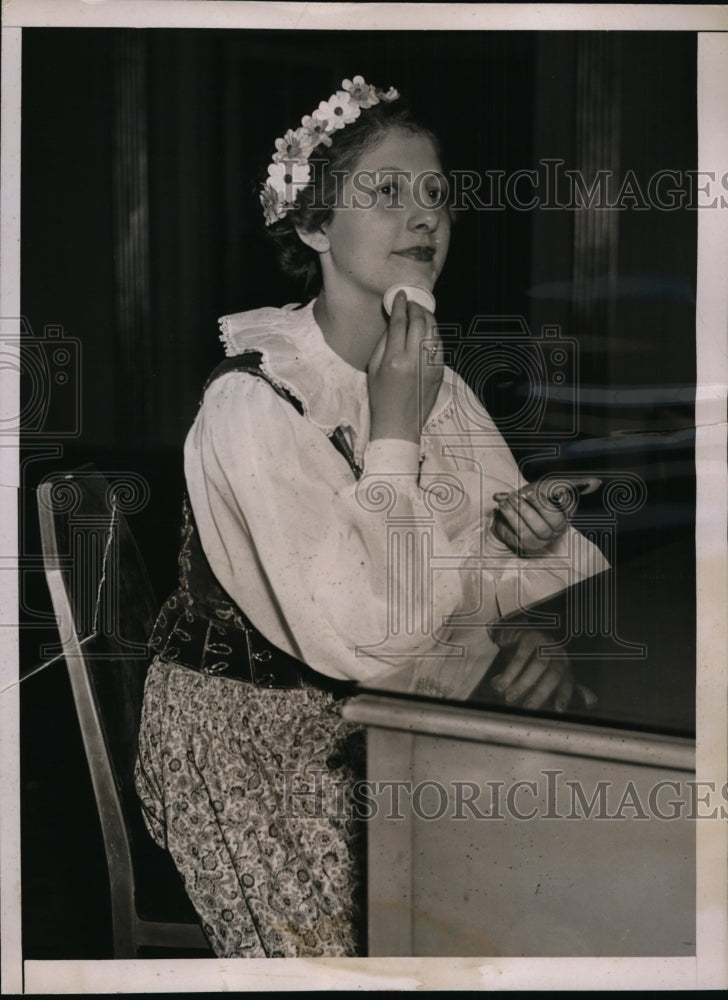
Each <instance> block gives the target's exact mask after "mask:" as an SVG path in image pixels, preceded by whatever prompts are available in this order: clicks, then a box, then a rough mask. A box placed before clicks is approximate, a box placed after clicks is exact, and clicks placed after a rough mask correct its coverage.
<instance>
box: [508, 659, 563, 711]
mask: <svg viewBox="0 0 728 1000" xmlns="http://www.w3.org/2000/svg"><path fill="white" fill-rule="evenodd" d="M550 669H553V668H552V667H551V663H550V661H549V660H544V659H542V658H541V657H540V656H537V655H534V656H532V657H531V658H530V660H529V661H528V665H527V666H526V668H525V670H522V671H521V673H520V674H519V675H518V677H516V679H515V680H514V681H513V683H512V684H509V685H508V686H507V687H506V689H505V691H504V692H503V697H504V698H505V700H506V701H507V702H508V704H509V705H512V704H514V703H515V702H517V701H519V700H520V699H521V698H522V697H523V696H524V695H525V694H527V693H530V692H531V689H532V688H534V687H535V686H536V685H538V683H539V682H540V681H541V679H542V678H543V676H544V674H545V673H546V672H547V671H548V670H550Z"/></svg>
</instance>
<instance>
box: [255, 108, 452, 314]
mask: <svg viewBox="0 0 728 1000" xmlns="http://www.w3.org/2000/svg"><path fill="white" fill-rule="evenodd" d="M395 129H396V130H400V131H404V132H410V133H412V134H413V135H422V136H425V137H426V138H428V139H429V140H430V141H431V142H432V145H433V146H434V148H435V151H436V152H437V153H438V155H440V153H441V151H440V143H439V141H438V139H437V137H436V136H435V135H434V133H433V132H432V131H431V130H430V129H429V128H427V127H426V126H424V125H421V124H420V123H419V122H417V121H415V120H414V118H413V117H412V115H411V113H410V111H409V109H408V108H406V107H403V106H402V104H401V103H400V102H399V101H398V102H397V105H393V104H389V103H385V102H381V103H379V104H375V105H374V107H372V108H366V109H364V110H362V113H361V114H360V115H359V117H358V118H357V120H356V121H355V122H353V123H352V124H351V125H346V126H345V127H344V128H342V129H340V130H339V131H338V132H336V133H334V135H333V136H332V144H331V146H325V145H324V144H323V143H319V145H318V146H316V148H315V150H314V151H313V153H312V154H311V157H310V159H309V163H310V165H311V168H312V177H313V180H312V183H310V184H309V185H307V186H306V187H305V188H303V189H302V190H301V191H300V192H299V194H298V198H297V207H296V208H295V209H294V210H292V211H290V212H289V213H288V214H287V215H286V216H285V217H284V218H283V219H280V220H279V221H278V222H275V223H273V225H271V226H267V227H266V233H267V234H268V236H269V237H270V238H271V239H272V240H273V242H274V244H275V248H276V252H277V254H278V262H279V264H280V266H281V268H282V269H283V271H284V272H285V273H286V274H287V275H289V276H290V277H292V278H295V279H297V280H300V281H302V282H303V284H304V287H305V290H306V293H307V294H308V295H316V294H317V293H318V291H319V290H320V287H321V269H320V264H319V258H318V253H317V252H316V251H315V250H314V249H312V247H309V246H308V245H307V244H306V243H304V242H303V240H302V239H301V238H300V237H299V235H298V233H297V231H296V227H297V226H298V227H300V228H301V229H302V230H303V231H304V232H313V231H314V230H317V229H320V228H321V227H322V226H323V225H324V223H326V222H328V220H329V219H330V218H331V214H332V212H333V209H334V204H335V200H336V193H337V177H338V178H339V182H338V190H340V184H341V180H340V178H341V176H342V174H343V173H346V172H348V171H350V170H351V169H352V168H353V167H354V166H355V165H356V163H357V162H358V160H359V158H360V157H361V155H362V154H363V153H364V152H365V150H368V149H372V148H374V147H376V146H378V145H379V143H380V142H382V141H383V140H384V138H385V137H386V135H387V134H388V133H389V132H391V131H393V130H395Z"/></svg>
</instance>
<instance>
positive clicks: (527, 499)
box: [518, 487, 569, 535]
mask: <svg viewBox="0 0 728 1000" xmlns="http://www.w3.org/2000/svg"><path fill="white" fill-rule="evenodd" d="M518 497H519V499H520V505H519V510H520V511H521V514H522V516H523V517H524V519H526V520H527V521H528V518H529V517H530V512H531V511H532V510H533V511H535V514H536V517H538V518H540V519H541V521H543V522H544V523H545V524H546V525H547V526H548V528H549V530H550V531H551V532H552V534H556V535H560V534H561V533H562V532H563V531H565V529H566V526H567V524H568V523H569V522H568V519H567V517H566V514H564V512H563V510H561V509H560V508H559V507H557V506H555V505H554V504H553V503H551V502H550V501H549V500H548V499H547V498H545V497H543V496H541V495H540V494H539V493H538V492H537V491H536V490H535V489H533V488H532V487H528V489H527V490H524V491H523V492H521V493H519V494H518ZM528 523H529V524H531V521H528Z"/></svg>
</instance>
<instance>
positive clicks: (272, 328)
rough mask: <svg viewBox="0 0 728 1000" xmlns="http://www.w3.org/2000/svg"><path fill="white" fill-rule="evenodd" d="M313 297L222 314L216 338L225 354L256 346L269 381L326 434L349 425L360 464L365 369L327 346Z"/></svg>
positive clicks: (440, 405)
mask: <svg viewBox="0 0 728 1000" xmlns="http://www.w3.org/2000/svg"><path fill="white" fill-rule="evenodd" d="M314 303H315V300H313V301H311V302H309V303H308V304H307V305H305V306H303V307H298V306H297V305H295V304H290V305H287V306H283V307H282V308H280V309H278V308H275V307H272V306H268V307H265V308H263V309H253V310H251V311H249V312H241V313H232V314H231V315H229V316H222V317H221V318H220V320H219V321H218V322H219V324H220V330H221V334H220V339H221V340H222V342H223V344H224V345H225V354H226V355H227V356H228V357H232V356H233V355H235V354H242V353H243V352H245V351H259V352H260V353H261V355H262V361H261V368H262V369H263V371H264V372H265V374H266V375H267V376H268V378H269V379H270V380H271V382H273V383H275V384H276V385H279V386H282V387H283V388H284V389H286V390H287V391H288V392H290V393H291V394H292V395H293V396H295V397H296V399H298V400H300V402H301V405H302V406H303V411H304V414H305V415H306V417H307V418H308V419H309V420H310V421H311V423H313V424H315V426H316V427H318V428H319V429H320V430H322V431H323V432H324V434H326V435H330V434H332V433H333V432H334V430H336V428H337V427H343V428H344V429H345V430H346V431H348V432H349V435H348V436H349V438H350V443H351V446H352V449H353V451H354V456H355V458H356V460H357V462H358V463H359V464H362V460H363V454H364V449H365V447H366V444H367V442H368V440H369V426H370V412H369V393H368V390H367V376H366V372H362V371H359V370H358V369H357V368H354V367H352V366H351V365H350V364H349V363H348V362H347V361H344V359H343V358H341V357H339V355H338V354H337V353H336V352H335V351H334V350H333V349H332V348H331V347H329V345H328V344H327V342H326V339H325V337H324V335H323V333H322V331H321V328H320V326H319V325H318V323H317V322H316V320H315V318H314V315H313V307H314ZM452 378H453V373H452V372H451V371H450V370H449V369H448V368H447V367H446V368H445V379H444V383H445V384H444V385H443V390H445V391H444V392H441V394H440V396H439V397H438V401H437V403H436V405H435V410H434V411H433V413H432V414H431V415H430V419H429V420H428V424H431V423H432V422H433V421H434V420H437V419H438V418H439V419H442V415H443V411H444V410H445V409H447V402H448V400H449V397H450V395H451V388H452V387H451V385H450V383H451V381H452ZM446 386H447V388H446Z"/></svg>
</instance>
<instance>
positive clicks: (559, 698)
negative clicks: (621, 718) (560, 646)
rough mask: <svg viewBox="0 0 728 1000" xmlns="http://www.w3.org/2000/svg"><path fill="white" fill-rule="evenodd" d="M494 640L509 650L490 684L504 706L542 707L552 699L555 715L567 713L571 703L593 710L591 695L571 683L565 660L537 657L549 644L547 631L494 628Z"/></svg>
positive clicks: (571, 677)
mask: <svg viewBox="0 0 728 1000" xmlns="http://www.w3.org/2000/svg"><path fill="white" fill-rule="evenodd" d="M495 639H496V642H497V643H498V645H499V646H500V647H501V648H502V649H505V650H507V651H508V653H509V654H510V659H509V660H508V663H507V665H506V668H505V669H504V670H503V671H502V673H500V674H498V676H497V677H494V678H493V679H492V681H491V684H492V686H493V687H494V688H495V690H496V691H498V692H499V694H502V695H503V697H504V698H505V701H506V702H507V704H509V705H516V704H519V703H520V704H521V706H522V707H523V708H543V707H544V705H546V703H547V702H548V701H549V699H553V708H554V710H555V711H557V712H564V711H566V709H567V708H568V707H569V705H570V704H571V706H572V707H573V708H576V707H581V708H593V707H594V705H595V704H596V702H597V697H596V695H595V694H594V692H593V691H591V690H590V689H589V688H587V687H585V686H584V685H583V684H578V683H577V682H576V681H575V680H574V674H573V671H572V668H571V664H570V663H569V660H568V659H567V658H566V657H559V658H558V659H557V658H551V657H549V656H540V655H539V647H540V646H545V645H547V644H548V643H549V641H552V639H551V637H549V635H548V634H547V633H546V632H542V631H540V630H539V629H533V628H500V629H496V632H495ZM579 702H580V703H581V704H580V705H579ZM572 703H573V704H572Z"/></svg>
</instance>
